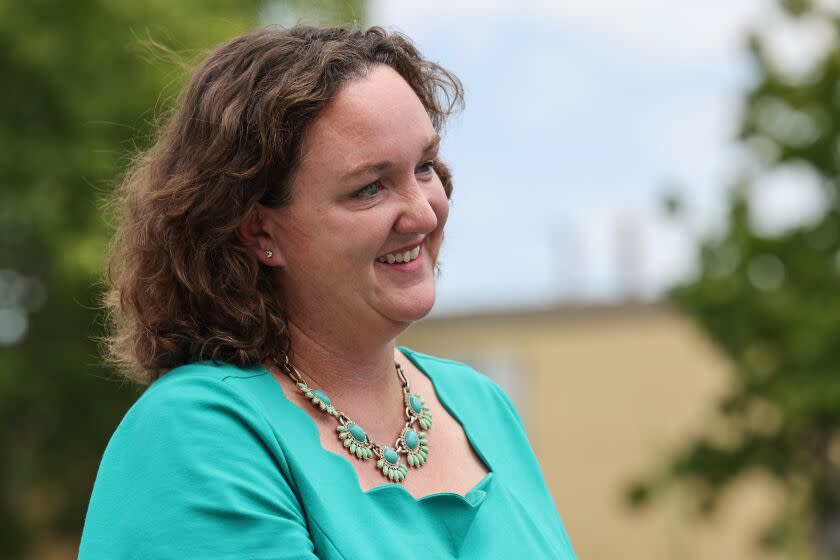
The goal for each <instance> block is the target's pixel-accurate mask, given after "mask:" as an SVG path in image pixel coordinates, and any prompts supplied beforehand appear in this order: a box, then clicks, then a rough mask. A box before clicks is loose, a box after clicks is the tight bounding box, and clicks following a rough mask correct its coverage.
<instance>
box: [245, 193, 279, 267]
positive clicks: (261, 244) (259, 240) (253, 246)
mask: <svg viewBox="0 0 840 560" xmlns="http://www.w3.org/2000/svg"><path fill="white" fill-rule="evenodd" d="M265 213H266V209H265V208H263V207H260V206H257V207H256V208H253V209H252V210H251V211H250V212H248V214H246V215H245V218H244V219H243V220H242V223H240V224H239V227H237V228H236V236H237V237H238V238H239V240H240V241H241V242H242V244H243V245H245V247H246V248H247V249H248V250H249V251H251V252H252V253H253V254H254V256H255V257H257V260H259V261H260V262H261V263H263V264H265V265H268V266H282V265H283V264H285V263H284V261H283V256H282V254H281V252H280V248H279V247H277V244H276V243H275V240H274V236H273V235H272V233H271V224H270V223H269V221H268V220H266V217H265Z"/></svg>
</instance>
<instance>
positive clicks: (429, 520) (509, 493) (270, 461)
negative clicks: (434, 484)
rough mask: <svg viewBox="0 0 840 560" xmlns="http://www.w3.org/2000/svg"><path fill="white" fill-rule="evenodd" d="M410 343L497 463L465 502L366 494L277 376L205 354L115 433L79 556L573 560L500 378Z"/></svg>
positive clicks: (487, 459)
mask: <svg viewBox="0 0 840 560" xmlns="http://www.w3.org/2000/svg"><path fill="white" fill-rule="evenodd" d="M400 350H401V351H402V352H403V353H404V354H405V355H406V357H407V358H408V359H410V360H411V361H412V362H413V363H414V364H415V365H416V366H417V367H418V368H419V369H420V371H422V372H423V373H424V374H425V375H426V376H427V377H428V378H429V380H430V381H431V382H432V384H433V386H434V388H435V392H436V393H437V395H438V398H439V399H440V402H441V403H442V404H443V406H444V407H446V409H447V410H448V411H449V412H450V413H451V414H452V416H453V417H454V418H455V419H456V420H457V421H458V422H460V424H461V425H462V426H463V428H464V432H465V433H466V435H467V437H468V438H469V440H470V443H471V444H472V446H473V448H474V449H475V450H476V453H478V455H479V456H480V457H481V458H482V459H483V460H484V463H485V464H486V465H487V467H488V468H489V470H490V472H489V473H488V474H487V475H486V476H485V477H484V479H483V480H482V481H481V482H479V483H478V484H477V485H476V486H475V487H474V488H472V489H471V490H470V491H469V492H468V493H467V494H466V496H461V495H459V494H455V493H450V492H443V493H439V494H431V495H429V496H425V497H423V498H421V499H419V500H418V499H415V498H414V497H413V496H412V495H411V494H409V493H408V491H406V490H405V489H404V488H403V487H402V486H400V485H399V484H382V485H381V486H377V487H376V488H373V489H371V490H369V491H367V492H362V490H361V487H360V485H359V479H358V476H357V474H356V471H355V470H354V468H353V467H352V465H351V464H350V462H349V459H350V457H349V455H348V456H347V457H343V456H339V455H336V454H334V453H332V452H330V451H326V450H325V449H324V448H323V447H322V446H321V443H320V439H319V436H318V431H317V428H316V427H315V423H314V422H313V420H312V418H311V417H310V416H309V414H308V413H307V412H306V411H304V410H302V409H301V408H299V407H298V406H297V405H296V404H293V403H292V402H291V401H289V400H287V399H286V398H285V397H284V395H283V392H282V390H281V389H280V385H279V384H278V383H277V380H276V379H274V377H273V376H272V375H271V374H270V373H269V372H268V371H267V370H265V369H264V368H262V367H254V368H251V369H241V368H238V367H236V366H234V365H231V364H226V363H219V362H209V361H205V362H194V363H191V364H187V365H184V366H181V367H177V368H175V369H173V370H171V371H169V372H168V373H166V374H165V375H164V376H162V377H161V378H160V379H158V380H157V381H155V382H154V383H153V384H152V385H151V386H150V387H149V389H148V390H147V391H146V392H145V393H144V394H143V395H142V396H141V397H140V398H139V399H138V400H137V402H136V403H135V404H134V406H132V407H131V409H130V410H129V411H128V413H127V414H126V415H125V418H123V420H122V422H121V423H120V425H119V427H118V428H117V430H116V432H115V433H114V435H113V436H112V438H111V440H110V442H109V443H108V446H107V448H106V449H105V454H104V456H103V458H102V463H101V465H100V467H99V472H98V474H97V477H96V483H95V485H94V488H93V494H92V496H91V500H90V505H89V508H88V512H87V518H86V520H85V526H84V531H83V534H82V541H81V548H80V551H79V558H80V560H100V559H102V560H104V559H109V560H128V559H137V560H141V559H142V560H156V559H173V560H185V559H202V560H220V559H230V560H234V559H235V560H245V559H248V560H252V559H253V560H279V559H285V558H296V559H297V558H301V559H305V558H324V559H338V558H348V559H349V558H353V559H356V558H386V557H387V558H395V559H402V558H414V557H423V558H435V559H445V558H481V559H486V558H488V559H489V558H506V559H507V558H557V559H564V560H567V559H568V560H572V559H574V558H575V553H574V551H573V550H572V546H571V544H570V543H569V539H568V537H567V536H566V532H565V530H564V528H563V524H562V522H561V520H560V517H559V516H558V513H557V509H556V508H555V506H554V503H553V502H552V499H551V496H550V495H549V492H548V489H547V487H546V484H545V481H544V479H543V476H542V472H541V471H540V467H539V465H538V464H537V460H536V458H535V457H534V453H533V451H532V450H531V446H530V445H529V443H528V440H527V438H526V436H525V430H524V429H523V426H522V422H521V420H520V419H519V416H518V414H517V412H516V410H515V409H514V407H513V405H512V404H511V402H510V400H509V399H508V398H507V396H506V395H505V394H504V393H503V392H502V390H501V389H500V388H499V387H498V385H496V384H495V383H493V382H492V381H491V380H490V379H488V378H487V377H485V376H483V375H481V374H479V373H477V372H476V371H475V370H473V369H472V368H470V367H469V366H466V365H464V364H461V363H457V362H453V361H449V360H442V359H439V358H435V357H432V356H427V355H423V354H420V353H417V352H413V351H411V350H409V349H407V348H400ZM433 432H434V427H432V433H433ZM431 451H432V453H431V455H430V457H429V458H430V459H431V460H441V461H442V460H445V457H437V458H436V459H435V456H434V447H433V448H432V450H431ZM452 468H453V469H455V468H458V465H457V464H455V463H453V465H452ZM383 480H384V479H383Z"/></svg>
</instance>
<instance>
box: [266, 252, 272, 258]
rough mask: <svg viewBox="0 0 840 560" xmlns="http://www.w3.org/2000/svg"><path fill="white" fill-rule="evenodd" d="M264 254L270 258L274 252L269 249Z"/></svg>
mask: <svg viewBox="0 0 840 560" xmlns="http://www.w3.org/2000/svg"><path fill="white" fill-rule="evenodd" d="M265 256H266V257H267V258H269V259H270V258H271V257H273V256H274V253H272V252H271V251H266V252H265Z"/></svg>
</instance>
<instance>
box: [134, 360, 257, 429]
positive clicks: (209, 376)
mask: <svg viewBox="0 0 840 560" xmlns="http://www.w3.org/2000/svg"><path fill="white" fill-rule="evenodd" d="M263 375H265V370H264V369H262V368H258V367H253V368H243V367H239V366H236V365H234V364H230V363H227V362H219V361H212V360H206V361H196V362H190V363H187V364H183V365H180V366H177V367H174V368H172V369H170V370H169V371H167V372H166V373H164V374H163V375H161V376H160V377H159V378H158V379H157V380H155V381H154V382H153V383H152V384H151V385H150V386H149V387H148V388H147V389H146V390H145V392H144V393H143V394H142V395H141V396H140V398H138V399H137V401H136V402H135V403H134V405H133V406H132V407H131V409H129V412H128V413H127V414H126V417H129V416H132V415H135V414H143V413H164V412H166V411H171V410H173V409H178V410H183V409H184V408H185V407H186V408H200V407H202V406H207V405H208V404H212V403H220V402H224V403H226V405H227V406H232V407H243V408H250V407H251V406H252V403H250V402H249V398H248V395H247V394H246V393H245V392H243V391H242V390H241V388H240V384H238V383H235V382H234V381H235V380H242V379H250V378H255V377H260V376H263Z"/></svg>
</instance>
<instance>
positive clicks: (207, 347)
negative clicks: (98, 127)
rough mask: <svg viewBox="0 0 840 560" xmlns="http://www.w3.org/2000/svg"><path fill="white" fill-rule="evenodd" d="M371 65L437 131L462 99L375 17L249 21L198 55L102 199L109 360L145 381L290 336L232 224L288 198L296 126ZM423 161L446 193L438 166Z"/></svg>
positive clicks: (262, 355) (245, 358)
mask: <svg viewBox="0 0 840 560" xmlns="http://www.w3.org/2000/svg"><path fill="white" fill-rule="evenodd" d="M378 64H384V65H387V66H390V67H391V68H393V69H394V70H396V71H397V72H398V73H399V74H400V75H401V76H402V77H403V78H404V79H405V80H406V82H407V83H408V84H409V85H410V86H411V88H412V89H413V90H414V92H415V93H416V94H417V96H418V97H419V99H420V101H421V102H422V103H423V105H424V107H425V108H426V111H427V112H428V114H429V117H430V118H431V121H432V124H433V126H434V127H435V129H436V130H437V131H439V132H440V130H441V129H442V127H443V125H444V124H445V121H446V119H447V117H448V116H449V115H451V114H452V113H453V112H455V111H456V110H458V109H460V108H461V107H462V106H463V87H462V85H461V82H460V81H459V80H458V78H457V77H455V76H454V75H453V74H451V73H450V72H448V71H447V70H445V69H444V68H442V67H441V66H439V65H438V64H435V63H434V62H431V61H428V60H426V59H424V58H423V57H422V56H421V54H420V52H419V51H418V50H417V48H416V47H415V46H414V45H413V44H412V43H411V41H410V40H409V39H408V38H407V37H405V36H403V35H401V34H399V33H389V32H387V31H385V30H384V29H382V28H380V27H371V28H369V29H367V30H360V29H355V28H354V29H348V28H341V27H335V28H316V27H308V26H295V27H292V28H289V29H260V30H256V31H253V32H251V33H248V34H246V35H243V36H241V37H237V38H235V39H233V40H231V41H229V42H227V43H225V44H223V45H222V46H220V47H218V48H217V49H215V50H214V51H212V52H211V53H210V54H209V55H208V56H207V58H205V59H204V61H203V62H201V64H199V66H198V67H197V68H196V70H195V72H194V74H193V76H192V78H191V80H190V82H189V84H188V85H187V87H186V89H185V90H184V92H183V93H182V94H181V97H180V99H179V102H178V103H177V104H176V106H175V108H174V110H173V112H172V114H171V116H170V117H169V118H168V120H167V121H166V123H165V124H164V126H163V127H162V129H161V131H160V133H159V136H158V139H157V142H156V143H155V144H154V146H153V147H152V148H151V149H149V150H148V151H146V152H145V153H142V154H140V155H139V156H138V157H137V159H136V160H135V163H134V164H133V166H132V167H131V168H130V169H129V170H128V172H127V174H126V176H125V178H124V180H123V182H122V184H121V185H120V187H119V188H118V189H116V190H115V191H114V193H113V195H112V198H111V199H110V202H111V204H112V205H115V206H116V207H117V208H118V228H117V231H116V233H115V236H114V239H113V242H112V245H111V248H110V249H111V251H110V255H109V264H108V270H107V275H106V283H107V285H108V289H107V291H106V292H105V294H104V296H103V304H104V308H105V311H106V314H107V318H108V320H109V322H110V324H111V326H112V333H111V334H110V335H109V336H107V337H106V338H105V339H104V349H103V350H104V354H105V358H106V360H107V361H109V362H110V363H112V364H114V365H116V366H117V367H118V369H119V370H120V371H121V372H122V373H123V374H124V375H125V376H127V377H128V378H130V379H132V380H134V381H137V382H139V383H142V384H148V383H151V382H152V381H154V380H155V379H157V378H158V377H160V375H162V374H163V373H164V372H165V371H167V370H169V369H171V368H173V367H176V366H178V365H181V364H184V363H188V362H190V361H193V360H219V361H225V362H230V363H233V364H236V365H239V366H242V367H249V366H252V365H254V364H257V363H260V362H262V361H264V360H266V359H269V358H272V357H276V356H277V355H278V352H281V351H283V350H284V349H285V348H286V347H287V343H288V331H287V326H286V321H285V318H284V316H283V312H282V307H283V306H282V302H280V301H278V300H277V295H276V294H277V293H278V292H277V290H276V286H275V285H274V284H275V282H274V280H273V279H272V275H271V274H270V272H269V269H268V267H265V266H264V265H261V264H260V263H259V262H258V260H257V259H256V258H255V257H254V256H253V254H252V253H250V252H249V251H247V250H246V248H245V246H244V245H243V243H242V242H241V241H240V240H239V239H238V237H237V235H236V233H235V232H236V229H237V227H238V226H239V224H240V223H241V221H242V220H243V218H244V217H245V216H246V215H247V214H248V212H250V211H251V210H252V209H253V208H254V207H255V206H256V205H257V204H258V203H259V204H263V205H265V206H268V207H272V208H277V207H280V206H283V205H287V204H289V203H290V202H291V189H290V182H291V177H292V174H293V173H294V170H295V168H296V165H297V164H298V158H299V156H300V146H301V142H302V140H303V136H304V133H305V131H306V129H307V126H308V125H309V124H310V123H311V122H312V121H313V119H314V118H315V117H316V116H317V115H318V114H319V112H320V111H321V110H322V109H323V108H324V107H325V106H326V105H327V103H329V101H330V99H331V98H333V97H334V96H335V94H336V93H337V92H338V90H339V89H340V88H341V87H342V85H343V84H344V83H346V82H347V81H349V80H352V79H356V78H360V77H363V76H364V75H365V73H366V72H367V71H368V70H369V69H370V68H371V67H372V66H374V65H378ZM434 168H435V170H436V171H437V173H438V175H439V176H440V179H441V182H442V183H443V185H444V188H445V190H446V195H447V197H449V196H450V195H451V192H452V181H451V176H450V173H449V171H448V169H447V168H446V166H445V165H444V164H443V163H442V162H440V161H436V162H435V163H434Z"/></svg>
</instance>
